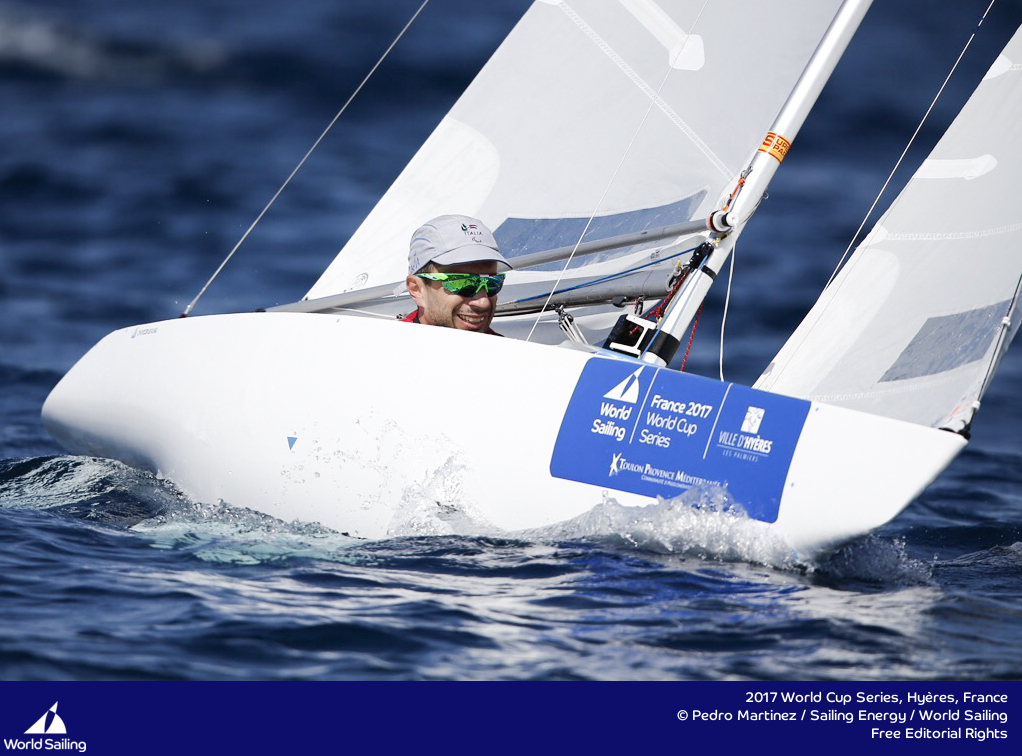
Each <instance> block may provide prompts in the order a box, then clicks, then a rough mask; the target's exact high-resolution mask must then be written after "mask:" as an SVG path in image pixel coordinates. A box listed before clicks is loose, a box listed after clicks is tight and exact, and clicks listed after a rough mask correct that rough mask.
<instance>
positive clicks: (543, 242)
mask: <svg viewBox="0 0 1022 756" xmlns="http://www.w3.org/2000/svg"><path fill="white" fill-rule="evenodd" d="M705 196H706V192H705V191H702V192H698V193H697V194H695V195H693V196H690V197H686V198H684V199H682V200H679V201H678V202H671V203H669V204H666V205H659V206H657V207H649V208H643V209H641V210H631V211H628V212H623V213H614V214H611V215H603V216H599V217H596V218H593V221H592V223H591V224H590V225H589V230H588V231H586V237H585V239H584V241H587V242H589V241H595V240H599V239H609V238H611V237H613V236H618V235H621V234H626V233H634V232H637V231H643V230H646V229H651V228H659V227H661V226H667V225H670V224H672V223H677V222H678V221H679V220H685V219H688V218H691V217H692V215H693V214H694V213H695V211H696V209H697V208H698V207H699V205H700V203H701V202H702V201H703V198H704V197H705ZM588 222H589V218H588V217H575V218H508V219H507V220H506V221H504V222H503V223H501V224H500V226H499V227H498V228H496V229H495V230H494V232H493V235H494V237H495V238H496V239H497V243H498V244H499V245H500V249H501V252H502V253H503V254H504V256H505V257H507V259H508V260H510V261H511V262H512V264H513V263H514V258H516V257H520V256H522V255H526V254H529V253H532V252H542V251H544V250H548V249H558V248H560V247H570V246H572V245H574V244H576V243H577V242H578V240H579V236H581V235H582V232H583V231H584V230H585V228H586V223H588ZM657 243H658V244H662V243H663V242H662V241H659V242H657ZM621 254H622V250H621V249H616V250H613V251H611V252H607V253H604V254H598V255H593V256H589V257H587V258H584V259H579V260H576V261H573V263H572V265H571V266H570V267H572V268H575V267H579V266H581V265H585V264H590V263H593V262H600V261H602V260H605V259H612V258H614V257H618V256H619V255H621ZM563 267H564V263H563V262H556V263H550V264H548V265H540V266H536V267H534V268H532V270H560V269H561V268H563Z"/></svg>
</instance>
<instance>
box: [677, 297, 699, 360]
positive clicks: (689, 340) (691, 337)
mask: <svg viewBox="0 0 1022 756" xmlns="http://www.w3.org/2000/svg"><path fill="white" fill-rule="evenodd" d="M702 311H703V306H702V304H700V305H699V309H698V310H696V316H695V317H694V318H692V332H691V333H690V334H689V335H688V346H686V347H685V356H684V357H682V358H681V365H679V366H678V371H679V372H681V371H682V370H684V369H685V363H686V362H688V350H690V349H691V348H692V339H694V338H695V337H696V326H697V325H699V314H700V313H701V312H702Z"/></svg>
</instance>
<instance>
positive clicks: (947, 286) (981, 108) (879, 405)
mask: <svg viewBox="0 0 1022 756" xmlns="http://www.w3.org/2000/svg"><path fill="white" fill-rule="evenodd" d="M1020 142H1022V31H1020V32H1017V33H1016V34H1015V36H1014V37H1013V38H1012V40H1011V41H1010V42H1009V43H1008V45H1007V47H1005V49H1004V52H1003V53H1002V55H1001V56H1000V57H999V58H998V59H997V61H996V62H995V63H994V65H993V66H992V67H991V69H990V71H989V72H988V73H987V75H986V77H985V78H984V79H983V81H982V82H981V83H980V85H979V87H978V88H977V90H976V92H975V93H974V94H973V96H972V97H971V98H970V100H969V102H968V103H967V104H966V106H965V107H964V108H963V110H962V112H961V113H960V114H959V116H958V118H957V119H956V120H955V121H954V123H953V124H952V125H951V127H950V128H949V129H948V131H947V133H946V134H945V135H944V137H943V139H941V141H940V142H939V143H938V144H937V146H936V147H935V148H934V150H933V152H932V153H931V154H930V156H929V158H928V159H927V160H926V161H925V162H924V163H923V165H922V166H921V167H920V168H919V170H918V171H917V172H916V174H915V175H914V177H913V178H912V180H911V182H910V183H909V184H908V185H907V186H906V187H905V189H904V190H903V191H902V193H901V195H900V196H899V197H898V199H897V200H896V202H895V203H894V204H893V205H892V207H891V208H890V210H888V212H887V213H886V214H885V215H884V216H883V217H882V218H881V219H880V221H879V223H878V224H877V225H876V227H875V228H874V229H873V231H872V232H871V233H870V235H869V236H868V237H867V238H866V239H865V240H864V241H863V243H862V244H861V245H860V246H859V247H858V248H857V249H856V251H855V253H854V255H853V256H852V257H851V259H850V260H849V262H848V264H847V265H846V266H845V267H844V269H843V270H842V271H841V273H840V274H839V276H838V277H837V278H836V279H835V281H834V283H833V284H832V285H831V286H830V287H828V289H827V290H826V291H825V292H824V294H823V296H822V297H821V298H820V300H819V301H818V302H817V303H816V305H815V306H814V307H813V309H812V310H811V312H810V313H809V315H808V316H807V317H806V319H805V321H803V323H802V324H801V325H800V326H799V328H798V329H797V330H796V331H795V333H794V334H793V335H792V337H791V338H790V339H789V340H788V342H787V343H786V344H785V345H784V347H782V349H781V351H780V352H779V353H778V355H777V357H776V358H775V359H774V361H773V362H772V363H771V364H770V366H769V367H768V368H767V369H766V371H765V372H764V374H763V375H762V376H761V377H760V379H759V381H758V382H757V384H756V387H757V388H762V389H766V390H769V391H776V392H778V393H783V394H789V395H792V396H798V397H803V398H807V399H814V400H817V401H821V402H827V403H830V404H837V405H841V406H844V407H850V408H853V409H859V410H863V411H866V412H872V413H875V414H880V415H885V416H888V417H893V418H898V419H902V420H908V421H910V422H915V423H919V424H922V425H929V426H933V427H946V428H951V429H954V430H960V429H962V428H963V427H965V425H966V424H967V423H968V422H969V421H970V419H971V417H972V414H973V413H974V411H975V408H976V406H978V405H977V402H978V400H979V398H980V395H981V393H982V391H983V390H984V386H985V384H986V382H987V379H988V373H989V371H990V369H991V367H992V366H996V363H997V360H998V359H999V357H1000V354H1001V352H1000V351H999V350H1003V349H1004V348H1006V347H1007V345H1008V342H1010V340H1011V337H1012V336H1014V333H1015V331H1016V330H1017V329H1018V320H1017V316H1016V313H1014V312H1013V311H1012V310H1013V309H1014V298H1015V295H1016V291H1017V289H1018V285H1019V281H1020V276H1022V251H1020V250H1022V205H1020V204H1019V203H1018V202H1017V201H1016V197H1015V194H1016V193H1015V184H1016V182H1017V177H1018V175H1019V171H1022V151H1020V150H1019V149H1018V145H1019V144H1020Z"/></svg>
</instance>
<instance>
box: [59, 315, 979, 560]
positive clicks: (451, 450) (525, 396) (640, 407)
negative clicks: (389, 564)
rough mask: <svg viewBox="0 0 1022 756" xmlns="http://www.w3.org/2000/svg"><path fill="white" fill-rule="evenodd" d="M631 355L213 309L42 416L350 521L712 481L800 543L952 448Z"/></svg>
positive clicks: (901, 496) (895, 496)
mask: <svg viewBox="0 0 1022 756" xmlns="http://www.w3.org/2000/svg"><path fill="white" fill-rule="evenodd" d="M639 367H641V363H639V362H636V361H632V360H627V359H620V358H615V357H612V356H610V355H606V354H599V355H594V354H592V353H589V352H586V351H581V350H575V349H568V348H560V347H552V346H546V345H541V344H532V343H526V342H522V341H517V340H514V339H510V338H504V339H500V338H493V337H484V336H480V335H477V334H468V333H463V332H459V331H454V330H451V329H443V328H428V327H424V326H413V325H408V324H403V323H398V322H395V321H389V320H373V319H368V318H360V317H351V316H334V315H310V314H293V313H279V314H274V313H252V314H240V315H217V316H209V317H199V318H189V319H180V320H171V321H165V322H159V323H153V324H150V325H146V326H138V327H136V328H128V329H123V330H120V331H116V332H114V333H112V334H110V335H109V336H107V337H106V338H105V339H104V340H103V341H101V342H100V343H99V344H98V345H96V347H94V348H93V349H92V350H91V351H90V352H89V353H88V354H87V355H86V356H85V357H83V358H82V360H81V361H80V362H79V363H78V364H77V365H76V366H75V367H74V368H73V369H72V370H71V371H70V372H69V373H68V374H67V376H65V378H64V379H63V380H62V381H61V383H60V384H59V385H58V386H57V387H56V388H55V389H54V391H53V392H52V394H51V395H50V397H49V398H48V400H47V402H46V404H45V406H44V408H43V420H44V423H45V425H46V427H47V429H48V430H49V431H50V433H51V434H52V435H53V436H54V438H56V439H57V440H58V441H59V442H60V443H61V444H63V445H64V446H66V447H67V448H68V449H69V450H71V451H73V452H76V453H82V454H90V455H95V456H103V457H110V458H114V459H118V460H121V461H123V462H125V463H127V464H129V465H132V466H136V467H139V468H142V469H148V470H151V471H154V472H156V473H158V474H159V475H161V476H163V477H165V478H167V479H169V480H170V481H172V482H173V483H174V484H176V485H177V486H178V487H179V488H180V489H181V490H182V491H183V492H184V493H185V494H187V495H188V496H190V497H192V498H194V499H196V500H198V501H203V502H215V501H218V500H223V501H226V502H228V503H231V504H235V505H240V506H246V507H249V508H252V509H255V510H259V511H262V512H266V513H268V514H270V515H273V516H275V517H278V518H281V519H284V520H289V521H290V520H300V521H309V522H318V523H321V524H322V525H325V526H327V527H330V528H333V529H336V530H338V531H341V532H344V533H348V534H350V535H353V536H359V537H365V538H381V537H385V536H387V535H388V534H393V533H394V532H398V531H399V530H400V526H401V524H402V523H401V522H400V521H399V520H400V518H401V517H405V516H407V512H408V501H409V499H410V498H415V497H418V498H419V499H421V500H422V501H423V502H425V503H426V505H428V504H429V503H430V499H433V500H436V501H438V502H440V504H438V505H442V504H443V501H441V500H444V501H456V502H458V504H459V506H460V507H462V508H463V509H464V510H465V511H466V512H469V513H470V514H471V517H472V518H473V520H474V521H475V522H477V523H485V524H486V525H487V526H490V527H493V528H495V529H499V530H502V531H517V530H521V529H528V528H536V527H543V526H547V525H551V524H554V523H557V522H561V521H564V520H568V519H570V518H573V517H576V516H578V515H581V514H583V513H585V512H586V511H588V510H590V509H592V508H593V507H594V506H596V505H598V504H599V503H600V502H601V501H602V500H603V498H604V495H605V494H609V495H610V496H612V497H613V498H614V499H616V500H617V501H618V502H619V503H620V504H623V505H627V506H645V505H651V504H656V502H657V501H658V498H657V497H658V496H662V497H665V498H667V497H672V496H675V495H677V494H679V493H682V492H683V491H684V490H685V489H686V488H688V487H689V485H690V483H691V482H692V481H712V482H713V483H719V484H722V485H725V486H727V488H728V489H729V491H730V492H731V494H732V496H733V497H734V498H735V499H736V500H737V501H738V502H739V503H740V504H742V505H743V506H744V507H745V508H746V510H747V511H748V512H749V515H750V517H752V518H753V519H754V520H757V521H759V522H760V523H762V527H763V529H764V534H765V535H771V536H776V537H780V538H783V539H784V540H785V541H786V542H787V543H788V544H789V545H790V546H791V547H792V548H793V549H794V550H796V551H797V552H798V553H800V554H804V555H808V554H810V553H813V552H817V551H820V550H823V549H826V548H829V547H832V546H834V545H837V544H840V543H843V542H845V541H847V540H849V539H852V538H855V537H857V536H860V535H862V534H865V533H868V532H869V531H871V530H873V529H875V528H877V527H879V526H881V525H883V524H884V523H886V522H888V521H889V520H890V519H891V518H893V517H894V516H895V515H897V514H898V512H900V511H901V510H902V509H903V508H904V507H905V506H906V505H907V504H908V503H909V502H910V501H911V500H912V499H913V498H915V497H916V496H917V495H918V493H919V492H920V491H921V490H922V489H923V488H924V487H925V486H926V485H928V484H929V483H930V482H931V481H932V480H933V478H934V477H935V476H936V475H937V474H939V472H940V471H941V470H943V469H944V467H946V466H947V464H948V463H949V462H950V461H951V460H952V459H953V458H954V457H955V455H956V454H957V453H958V452H959V451H960V450H961V449H962V448H963V447H964V445H965V440H964V439H963V438H962V437H961V436H958V435H955V434H952V433H947V432H943V431H939V430H934V429H931V428H925V427H921V426H917V425H912V424H908V423H904V422H900V421H895V420H889V419H886V418H882V417H877V416H873V415H867V414H863V413H859V412H853V411H850V410H845V409H841V408H837V407H832V406H829V405H823V404H817V403H810V402H802V401H801V400H795V399H790V398H787V397H780V396H778V395H774V394H767V393H765V392H758V391H754V390H753V389H749V388H746V387H740V386H733V385H731V384H722V383H720V382H717V381H710V380H707V379H705V378H700V377H697V376H689V375H685V374H681V373H677V372H675V371H667V370H657V369H655V368H653V367H652V366H645V367H644V368H643V369H642V371H639V374H638V376H637V377H636V378H635V380H634V383H635V384H636V386H635V387H632V386H631V385H630V384H628V385H626V383H625V382H626V379H628V378H629V376H634V375H635V373H636V371H638V368H639ZM615 390H617V393H615ZM622 392H624V393H622ZM636 392H638V393H636ZM608 396H609V397H611V398H609V399H608ZM615 397H616V398H615ZM729 402H730V404H729ZM707 407H709V409H707ZM686 413H688V414H686ZM736 413H737V414H736ZM729 417H730V418H731V419H730V420H728V418H729ZM735 418H738V419H737V420H736V419H735ZM727 423H730V424H731V426H735V427H730V426H729V427H724V425H726V424H727ZM737 424H740V425H742V428H739V427H737ZM693 427H695V430H693V429H692V428H693ZM615 457H616V459H615ZM696 484H697V485H702V484H700V483H696ZM437 491H442V496H438V495H437Z"/></svg>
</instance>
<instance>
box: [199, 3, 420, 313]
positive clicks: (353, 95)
mask: <svg viewBox="0 0 1022 756" xmlns="http://www.w3.org/2000/svg"><path fill="white" fill-rule="evenodd" d="M428 4H429V0H423V2H422V5H420V6H419V8H418V10H416V11H415V13H413V14H412V17H411V18H409V19H408V21H407V23H405V25H404V27H403V28H402V29H401V31H400V32H398V35H397V36H396V37H394V41H393V42H391V43H390V45H389V46H388V47H387V49H386V50H384V51H383V55H381V56H380V59H379V60H378V61H376V63H375V64H374V65H373V67H372V68H371V69H369V73H367V74H366V75H365V78H363V79H362V81H361V82H360V83H359V85H358V86H357V87H355V91H354V92H352V93H351V96H349V97H348V100H347V101H346V102H345V103H344V105H342V106H341V109H340V110H338V111H337V115H335V116H334V117H333V120H331V121H330V123H328V124H327V127H326V128H325V129H323V133H322V134H320V135H319V138H318V139H316V141H315V142H313V143H312V146H311V147H310V148H309V150H308V152H306V153H305V156H304V157H303V158H302V159H301V160H299V161H298V165H296V166H295V167H294V170H293V171H291V174H290V175H289V176H288V177H287V178H286V179H285V180H284V183H283V184H281V185H280V188H279V189H278V190H277V191H276V193H275V194H274V195H273V196H272V197H271V198H270V201H269V202H267V203H266V207H264V208H263V209H262V211H261V212H260V213H259V215H257V216H256V219H255V220H254V221H252V225H250V226H249V227H248V228H247V229H246V230H245V233H243V234H242V235H241V238H240V239H238V243H237V244H235V245H234V248H233V249H231V251H230V252H229V253H228V254H227V257H225V258H224V260H223V262H221V263H220V267H218V268H217V269H216V271H215V272H214V273H213V275H212V276H210V278H209V280H208V281H206V285H205V286H203V287H202V289H201V290H200V291H199V293H198V294H196V295H195V299H193V300H192V301H191V302H189V303H188V306H187V307H186V308H185V309H184V312H182V313H181V315H180V317H182V318H184V317H188V313H190V312H191V311H192V308H193V307H195V305H196V303H197V302H198V301H199V298H200V297H201V296H202V295H203V294H205V293H206V289H208V288H209V287H210V284H212V283H213V281H214V280H216V277H217V276H219V275H220V271H222V270H223V269H224V266H225V265H227V263H228V262H229V261H230V259H231V258H232V257H234V253H235V252H237V251H238V248H239V247H241V245H242V244H244V243H245V240H246V239H247V238H248V236H249V234H251V233H252V231H253V229H255V227H256V226H257V225H258V224H259V222H260V221H261V220H262V219H263V216H264V215H266V213H267V211H268V210H269V209H270V207H272V206H273V203H274V202H276V201H277V197H279V196H280V195H281V192H283V191H284V189H286V188H287V185H288V184H290V183H291V179H293V178H294V177H295V174H297V173H298V171H300V170H301V169H302V166H304V165H305V162H306V161H307V160H308V159H309V157H310V156H311V155H312V153H313V152H314V151H315V150H316V148H317V147H319V143H320V142H322V141H323V139H324V138H325V137H326V135H327V134H328V133H329V132H330V129H332V128H333V127H334V124H336V123H337V121H338V120H339V119H340V117H341V116H342V115H343V114H344V111H345V110H347V109H348V106H349V105H351V102H352V100H354V99H355V98H356V97H357V96H358V93H359V92H361V91H362V88H363V87H364V86H365V85H366V82H368V81H369V79H370V78H371V77H372V75H373V74H374V73H376V69H377V68H379V67H380V65H381V64H382V63H383V61H384V60H385V59H386V58H387V56H388V55H390V51H391V50H393V49H394V47H395V45H397V43H398V42H399V41H400V40H401V37H403V36H404V35H405V32H406V31H408V28H409V27H410V26H411V25H412V24H413V23H415V19H417V18H418V17H419V14H420V13H422V11H423V10H424V9H425V7H426V5H428Z"/></svg>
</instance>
